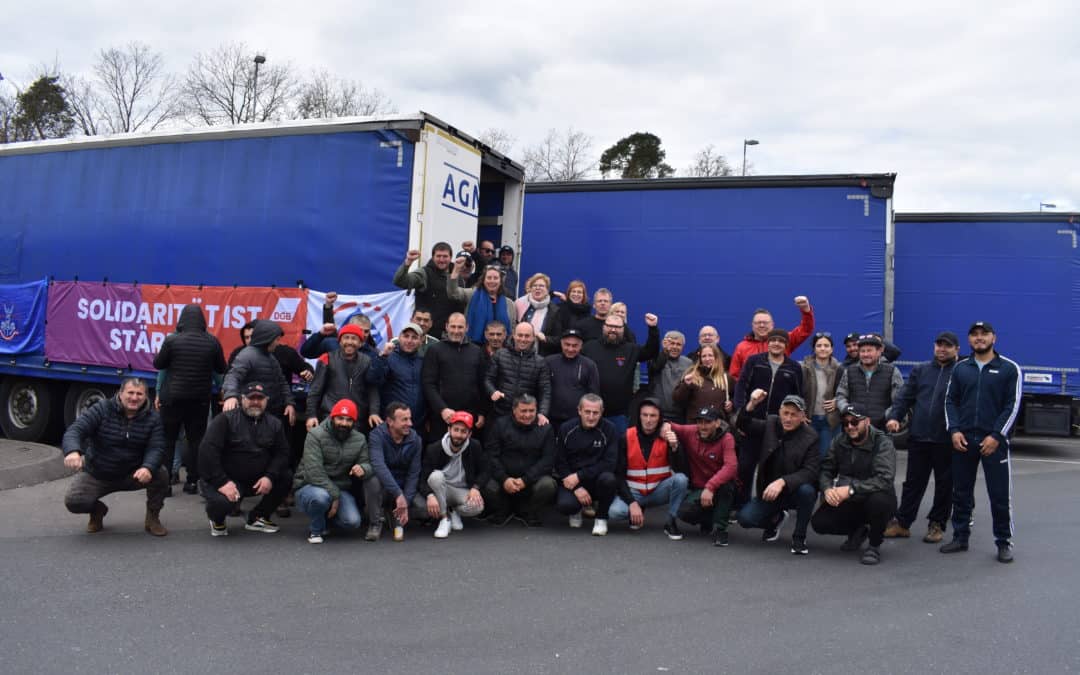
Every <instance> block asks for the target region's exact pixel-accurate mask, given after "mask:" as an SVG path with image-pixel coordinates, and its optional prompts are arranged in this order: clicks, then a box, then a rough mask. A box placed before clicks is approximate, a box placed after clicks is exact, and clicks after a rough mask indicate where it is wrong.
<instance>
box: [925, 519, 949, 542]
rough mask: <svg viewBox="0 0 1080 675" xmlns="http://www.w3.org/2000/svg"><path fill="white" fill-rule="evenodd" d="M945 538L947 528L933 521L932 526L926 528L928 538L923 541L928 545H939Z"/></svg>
mask: <svg viewBox="0 0 1080 675" xmlns="http://www.w3.org/2000/svg"><path fill="white" fill-rule="evenodd" d="M944 538H945V528H944V527H942V525H941V523H935V522H933V521H931V523H930V526H929V527H927V528H926V536H925V537H923V541H925V542H926V543H927V544H937V543H939V542H940V541H941V540H942V539H944Z"/></svg>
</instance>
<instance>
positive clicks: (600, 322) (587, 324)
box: [574, 288, 612, 342]
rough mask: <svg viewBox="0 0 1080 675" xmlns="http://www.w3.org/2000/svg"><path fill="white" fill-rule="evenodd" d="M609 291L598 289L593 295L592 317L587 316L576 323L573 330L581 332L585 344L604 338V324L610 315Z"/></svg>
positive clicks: (610, 297) (610, 298)
mask: <svg viewBox="0 0 1080 675" xmlns="http://www.w3.org/2000/svg"><path fill="white" fill-rule="evenodd" d="M611 301H612V295H611V291H609V290H608V289H606V288H601V289H598V290H597V291H596V292H595V293H593V315H592V316H587V317H585V318H584V319H582V320H580V321H578V322H577V325H575V326H574V328H577V329H578V330H579V331H581V335H582V336H583V337H584V338H585V342H591V341H593V340H599V339H601V338H603V337H604V323H605V322H606V321H607V317H608V315H609V314H610V313H611Z"/></svg>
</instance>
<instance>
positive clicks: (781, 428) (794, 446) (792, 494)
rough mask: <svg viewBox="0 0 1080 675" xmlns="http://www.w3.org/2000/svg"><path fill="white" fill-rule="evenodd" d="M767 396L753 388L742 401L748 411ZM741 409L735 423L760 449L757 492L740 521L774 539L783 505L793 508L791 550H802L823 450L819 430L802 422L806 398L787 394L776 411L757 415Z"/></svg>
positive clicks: (781, 520) (783, 515)
mask: <svg viewBox="0 0 1080 675" xmlns="http://www.w3.org/2000/svg"><path fill="white" fill-rule="evenodd" d="M767 397H768V394H767V392H766V391H765V390H764V389H755V390H754V391H753V392H751V394H750V401H749V402H748V403H747V404H746V412H747V413H752V412H753V411H754V409H755V408H757V406H759V405H760V404H761V403H762V401H764V400H765V399H766V398H767ZM741 413H742V411H740V415H739V420H738V427H739V429H740V430H742V431H743V432H745V433H747V434H749V435H750V436H751V438H753V439H754V441H753V442H754V443H756V444H757V445H758V446H759V447H760V448H761V454H760V455H759V457H758V465H757V496H756V497H754V498H753V499H752V500H750V502H748V503H747V504H746V505H745V506H743V507H742V509H740V510H739V525H742V526H743V527H745V528H748V529H749V528H757V527H760V528H762V529H763V530H765V531H764V532H763V533H762V534H761V540H762V541H776V540H777V539H778V538H779V537H780V527H781V525H783V523H784V520H785V519H787V509H795V512H796V516H795V531H794V532H793V533H792V535H791V552H792V553H794V554H795V555H806V554H807V553H809V552H810V551H809V549H807V548H806V528H807V526H808V525H809V524H810V516H811V515H812V514H813V512H814V505H815V504H816V503H817V481H818V472H819V471H820V461H821V460H820V456H821V453H820V451H819V450H818V447H817V436H818V434H817V432H816V431H814V429H813V428H812V427H810V425H809V424H807V423H806V401H804V400H803V398H802V397H801V396H798V395H796V394H789V395H787V396H785V397H784V399H783V401H781V403H780V414H779V415H769V416H768V417H766V418H765V419H763V420H761V419H756V418H754V417H753V416H752V415H743V414H741Z"/></svg>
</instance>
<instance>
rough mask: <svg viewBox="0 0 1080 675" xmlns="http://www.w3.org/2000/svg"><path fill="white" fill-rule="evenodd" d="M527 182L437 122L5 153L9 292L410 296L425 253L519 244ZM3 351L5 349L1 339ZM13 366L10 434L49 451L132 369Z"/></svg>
mask: <svg viewBox="0 0 1080 675" xmlns="http://www.w3.org/2000/svg"><path fill="white" fill-rule="evenodd" d="M523 193H524V184H523V170H522V167H521V166H520V165H517V164H515V163H514V162H512V161H511V160H509V159H508V158H506V157H504V156H503V155H501V154H499V153H498V152H495V151H493V150H491V149H490V148H488V147H487V146H485V145H484V144H482V143H480V142H479V141H477V140H476V139H474V138H472V137H470V136H469V135H467V134H465V133H463V132H461V131H460V130H458V129H457V128H455V127H453V126H451V125H449V124H447V123H445V122H443V121H441V120H440V119H438V118H436V117H434V116H432V115H429V114H426V113H418V114H407V115H392V116H386V117H379V118H347V119H334V120H318V121H316V120H311V121H303V122H295V121H294V122H288V123H280V124H278V123H267V124H252V125H243V126H238V127H229V128H216V127H212V128H201V129H195V130H188V131H166V132H157V133H152V134H124V135H118V136H109V137H89V138H77V139H62V140H55V141H44V142H31V143H14V144H9V145H0V284H18V283H25V282H31V281H35V280H41V279H56V280H73V279H76V280H83V281H95V282H103V283H104V282H107V281H108V282H125V283H132V282H138V283H142V284H148V283H153V284H183V285H192V286H194V285H201V284H205V285H208V286H234V285H238V286H242V287H243V286H260V287H269V286H278V287H288V286H291V287H296V286H306V287H308V288H315V289H319V290H337V291H342V292H349V293H375V292H379V291H387V290H394V287H393V285H392V283H391V279H392V278H393V275H394V271H395V270H396V268H397V267H398V266H399V265H400V264H401V262H402V260H403V259H404V255H405V251H406V250H408V249H410V248H419V249H421V251H422V252H423V253H422V258H421V260H420V263H423V262H425V261H426V260H427V258H428V256H429V255H430V249H431V246H432V244H434V243H435V242H436V241H440V240H445V241H450V242H453V243H454V245H455V246H456V245H457V244H458V243H460V242H462V241H465V240H469V239H474V238H475V237H476V234H477V231H478V228H479V227H481V226H483V227H485V228H487V231H489V232H491V231H494V232H495V233H496V234H497V235H498V236H499V239H500V240H501V241H504V242H507V243H511V244H513V245H514V246H515V248H517V244H518V243H519V237H520V225H521V209H522V199H523ZM0 346H2V345H0ZM127 374H134V375H136V376H141V377H146V378H148V379H149V378H151V377H153V373H151V372H141V371H140V372H133V373H129V372H125V370H124V369H118V368H108V367H101V366H95V365H91V364H82V363H57V362H50V361H49V360H48V359H46V358H45V356H44V354H42V353H36V354H4V355H3V356H2V358H0V428H2V429H3V431H4V434H5V435H7V436H8V437H9V438H17V439H21V440H37V439H39V438H42V437H44V436H46V435H48V432H49V431H50V430H51V431H52V432H53V433H55V431H56V430H57V429H58V428H59V427H60V426H62V425H63V423H65V422H67V423H70V421H71V420H72V419H74V417H75V416H76V415H77V414H78V412H79V411H80V410H82V409H84V408H85V407H86V406H88V405H90V404H92V403H93V402H94V401H95V400H97V399H98V398H100V397H101V396H104V395H108V394H109V393H110V392H111V391H112V389H113V388H114V387H115V385H116V384H117V383H118V381H119V378H120V377H121V376H123V375H127Z"/></svg>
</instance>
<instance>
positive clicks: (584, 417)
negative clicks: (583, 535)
mask: <svg viewBox="0 0 1080 675" xmlns="http://www.w3.org/2000/svg"><path fill="white" fill-rule="evenodd" d="M603 414H604V402H603V400H601V398H600V397H599V396H597V395H596V394H585V395H584V396H582V397H581V401H580V402H579V403H578V419H576V420H570V421H568V422H566V423H565V424H563V425H562V427H560V429H559V433H558V436H557V437H556V439H555V476H556V478H558V479H559V488H558V492H557V494H556V495H555V508H557V509H558V510H559V512H560V513H562V514H564V515H567V516H570V527H581V523H582V515H581V511H582V509H584V508H586V507H590V506H591V507H592V508H593V510H594V511H595V512H596V520H594V521H593V530H592V533H593V534H594V535H595V536H598V537H602V536H604V535H605V534H607V517H608V509H610V508H611V500H612V499H613V498H614V497H615V488H616V485H615V457H616V454H617V452H618V447H619V446H618V437H617V436H616V432H615V427H614V425H612V424H611V422H609V421H608V420H606V419H603V418H602V416H603Z"/></svg>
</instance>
